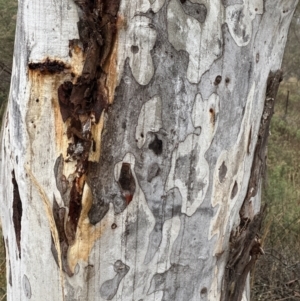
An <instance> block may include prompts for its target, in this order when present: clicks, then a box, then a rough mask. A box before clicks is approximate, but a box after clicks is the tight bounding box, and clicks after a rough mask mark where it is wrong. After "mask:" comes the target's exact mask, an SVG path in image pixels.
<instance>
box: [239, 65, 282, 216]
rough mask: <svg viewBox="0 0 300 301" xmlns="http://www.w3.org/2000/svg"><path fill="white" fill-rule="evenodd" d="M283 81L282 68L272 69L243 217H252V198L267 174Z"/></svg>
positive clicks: (241, 212) (242, 209) (242, 211)
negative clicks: (268, 157)
mask: <svg viewBox="0 0 300 301" xmlns="http://www.w3.org/2000/svg"><path fill="white" fill-rule="evenodd" d="M281 81H282V70H277V71H275V72H272V71H270V73H269V77H268V80H267V90H266V99H265V105H264V110H263V114H262V118H261V122H260V128H259V132H258V140H257V143H256V147H255V152H254V159H253V164H252V168H251V174H250V180H249V185H248V189H247V194H246V198H245V201H244V204H243V206H242V208H241V211H240V215H241V218H250V219H252V216H251V215H249V207H250V206H251V198H252V197H254V196H256V194H257V191H258V188H259V183H260V180H261V177H262V176H264V175H265V170H266V155H267V150H266V146H267V143H268V137H269V128H270V123H271V118H272V116H273V114H274V105H275V98H276V95H277V92H278V88H279V84H280V82H281ZM250 141H251V132H250V135H249V143H250ZM248 148H249V145H248Z"/></svg>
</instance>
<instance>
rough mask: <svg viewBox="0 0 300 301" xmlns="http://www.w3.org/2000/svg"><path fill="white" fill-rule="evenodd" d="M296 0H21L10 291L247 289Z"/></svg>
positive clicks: (7, 162) (10, 149)
mask: <svg viewBox="0 0 300 301" xmlns="http://www.w3.org/2000/svg"><path fill="white" fill-rule="evenodd" d="M296 4H297V1H296V0H290V1H279V0H277V1H273V0H272V1H271V0H269V1H263V0H254V1H248V0H244V1H240V2H239V3H238V4H237V3H236V1H230V0H227V1H220V0H214V1H205V0H203V1H202V0H190V1H188V0H187V1H179V0H153V1H148V0H143V1H126V0H110V1H108V0H97V1H90V0H74V2H73V1H72V0H66V1H64V2H59V3H58V2H56V1H37V0H31V1H28V0H21V1H19V13H18V23H17V33H16V35H17V36H16V45H15V55H14V66H13V71H12V76H13V77H12V78H13V79H12V86H11V93H10V101H9V105H8V108H7V112H6V115H5V118H4V123H3V126H2V132H1V133H2V144H1V169H0V173H1V174H0V179H1V195H2V198H3V202H1V212H2V224H3V233H4V237H5V242H6V250H7V258H8V261H7V262H8V263H7V267H8V268H7V269H8V271H9V273H7V275H9V276H8V277H9V282H8V283H9V284H8V300H13V301H18V300H27V299H30V300H39V301H40V300H49V301H50V300H65V301H71V300H82V301H83V300H84V301H89V300H137V301H140V300H143V301H154V300H166V301H171V300H172V301H173V300H178V301H179V300H180V301H185V300H190V301H198V300H231V301H240V300H249V296H248V292H249V289H248V285H247V281H248V279H249V277H248V276H249V271H250V269H251V267H252V266H253V264H254V262H255V261H256V259H257V257H258V256H259V255H260V254H261V253H263V251H262V247H261V245H260V240H259V228H260V224H261V219H262V213H261V212H260V184H261V177H262V175H263V173H264V170H265V160H266V144H267V137H268V132H269V124H270V118H271V116H272V114H273V107H274V101H275V97H276V93H277V89H278V85H279V82H280V78H281V72H280V65H281V59H282V55H283V50H284V46H285V42H286V36H287V31H288V27H289V24H290V21H291V18H292V15H293V11H294V9H295V6H296ZM10 175H12V176H10Z"/></svg>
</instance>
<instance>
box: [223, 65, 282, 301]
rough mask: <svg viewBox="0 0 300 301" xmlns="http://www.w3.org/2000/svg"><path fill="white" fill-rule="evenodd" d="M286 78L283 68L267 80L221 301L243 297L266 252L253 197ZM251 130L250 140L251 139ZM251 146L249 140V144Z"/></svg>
mask: <svg viewBox="0 0 300 301" xmlns="http://www.w3.org/2000/svg"><path fill="white" fill-rule="evenodd" d="M281 81H282V71H281V70H277V71H275V72H272V71H271V72H270V73H269V77H268V80H267V89H266V98H265V105H264V110H263V114H262V118H261V122H260V128H259V132H258V140H257V143H256V147H255V152H254V158H253V163H252V168H251V174H250V180H249V185H248V189H247V194H246V197H245V200H244V203H243V206H242V207H241V210H240V220H241V222H240V225H239V227H238V229H237V230H235V231H233V232H232V233H231V237H230V254H229V259H228V264H227V267H226V271H225V278H224V283H223V294H222V298H221V301H229V300H230V301H241V300H242V296H243V292H244V288H245V283H246V279H247V276H248V274H249V272H250V270H251V268H252V267H253V266H254V264H255V262H256V260H257V257H258V255H263V254H264V252H263V250H262V248H261V244H260V239H259V237H258V232H259V230H260V227H261V222H262V220H263V211H262V212H260V213H258V214H256V215H255V216H253V210H252V204H251V199H252V198H253V197H254V196H256V194H257V192H258V188H259V184H260V181H261V178H262V176H263V175H264V174H265V168H266V145H267V141H268V136H269V127H270V122H271V118H272V116H273V113H274V105H275V98H276V95H277V92H278V87H279V84H280V82H281ZM251 132H252V131H250V134H249V143H250V141H251V135H252V134H251ZM248 149H249V144H248Z"/></svg>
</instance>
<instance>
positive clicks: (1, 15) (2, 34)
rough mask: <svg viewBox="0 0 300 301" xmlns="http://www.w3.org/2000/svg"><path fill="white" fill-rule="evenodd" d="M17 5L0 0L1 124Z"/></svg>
mask: <svg viewBox="0 0 300 301" xmlns="http://www.w3.org/2000/svg"><path fill="white" fill-rule="evenodd" d="M17 6H18V1H16V0H10V1H7V0H0V28H1V31H0V124H1V121H2V115H3V111H4V108H5V106H6V103H7V98H8V93H9V84H10V76H11V68H12V59H13V48H14V39H15V26H16V15H17ZM0 301H1V298H0Z"/></svg>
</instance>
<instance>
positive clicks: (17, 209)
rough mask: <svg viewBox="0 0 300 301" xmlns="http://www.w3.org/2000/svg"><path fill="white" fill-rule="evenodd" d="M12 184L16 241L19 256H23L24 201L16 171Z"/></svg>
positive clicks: (13, 173)
mask: <svg viewBox="0 0 300 301" xmlns="http://www.w3.org/2000/svg"><path fill="white" fill-rule="evenodd" d="M11 174H12V184H13V205H12V209H13V223H14V228H15V234H16V241H17V246H18V250H19V258H21V228H22V225H21V223H22V213H23V208H22V201H21V197H20V193H19V186H18V183H17V181H16V178H15V171H14V170H13V171H12V173H11Z"/></svg>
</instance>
